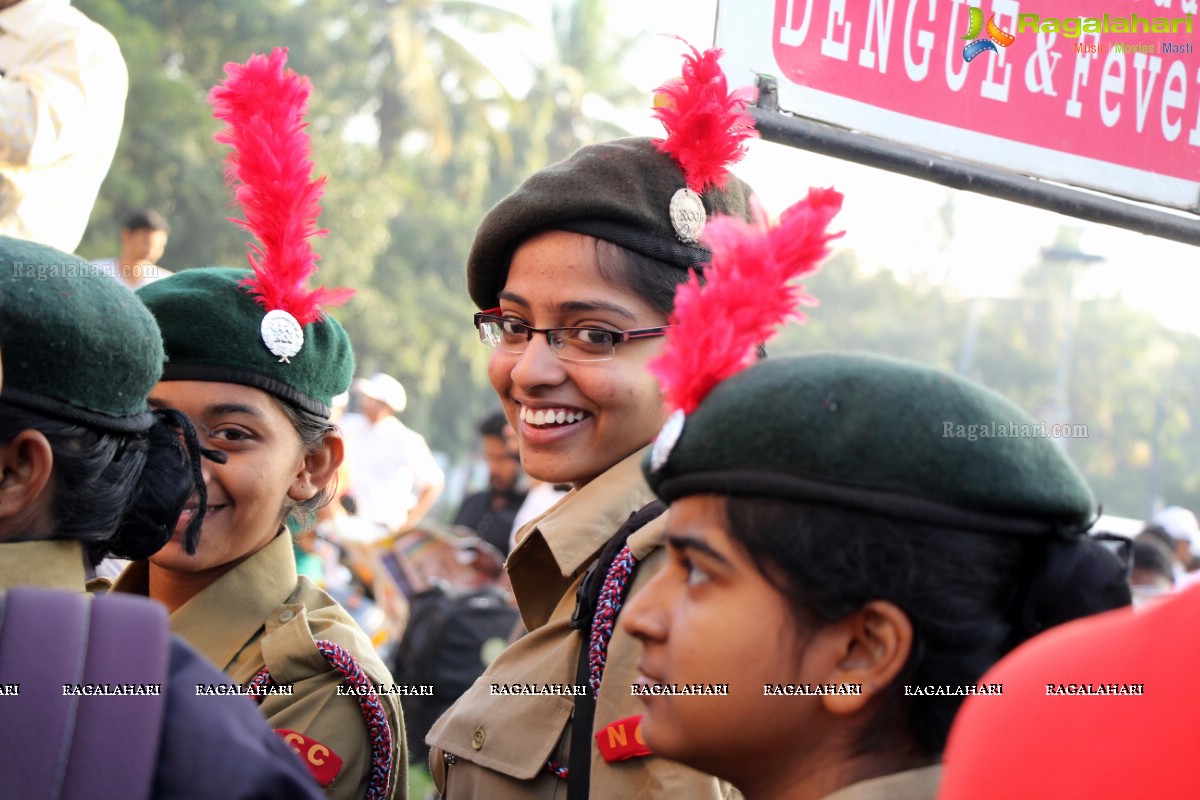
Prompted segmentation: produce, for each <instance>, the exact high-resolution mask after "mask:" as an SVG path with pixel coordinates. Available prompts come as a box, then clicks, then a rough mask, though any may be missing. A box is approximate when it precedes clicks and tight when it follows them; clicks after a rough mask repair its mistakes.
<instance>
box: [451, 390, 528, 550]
mask: <svg viewBox="0 0 1200 800" xmlns="http://www.w3.org/2000/svg"><path fill="white" fill-rule="evenodd" d="M508 427H509V425H508V419H507V418H506V417H505V416H504V412H503V411H495V412H492V413H491V414H488V415H487V416H486V417H484V418H483V419H482V420H481V421H480V422H479V427H478V431H479V437H480V443H481V446H482V449H483V459H484V462H485V464H486V465H487V488H486V489H484V490H482V491H479V492H476V493H475V494H472V495H468V496H467V497H465V498H464V499H463V502H462V506H460V507H459V509H458V514H456V515H455V517H454V524H455V525H462V526H463V527H466V528H470V529H471V530H472V531H474V532H475V535H476V536H478V537H479V538H480V539H483V540H484V541H485V542H487V543H488V544H490V545H491V546H492V547H494V548H496V549H497V550H498V551H500V554H501V555H502V556H507V555H508V551H509V540H510V538H511V536H512V531H513V521H514V520H515V519H516V516H517V512H518V511H519V510H520V509H521V505H522V504H523V503H524V502H525V495H526V489H525V485H524V481H523V480H522V478H523V476H524V472H523V471H522V469H521V456H520V455H519V454H518V453H517V450H516V448H515V447H514V446H512V445H510V444H509V440H508V438H507V437H506V436H505V429H506V428H508Z"/></svg>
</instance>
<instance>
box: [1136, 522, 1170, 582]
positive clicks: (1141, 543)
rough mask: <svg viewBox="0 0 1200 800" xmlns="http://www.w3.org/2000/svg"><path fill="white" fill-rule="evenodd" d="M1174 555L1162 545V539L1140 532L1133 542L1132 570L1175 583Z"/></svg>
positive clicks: (1146, 532)
mask: <svg viewBox="0 0 1200 800" xmlns="http://www.w3.org/2000/svg"><path fill="white" fill-rule="evenodd" d="M1174 563H1175V553H1174V552H1173V551H1172V550H1171V549H1169V548H1168V547H1167V546H1166V545H1165V544H1163V541H1162V539H1160V538H1159V537H1157V536H1155V535H1154V534H1152V533H1150V532H1149V531H1142V532H1141V533H1139V534H1138V535H1137V537H1136V538H1135V539H1134V540H1133V568H1134V569H1143V570H1147V571H1149V572H1152V573H1154V574H1155V575H1159V576H1161V577H1163V578H1166V579H1167V580H1168V581H1170V582H1171V584H1172V585H1174V583H1175V571H1174Z"/></svg>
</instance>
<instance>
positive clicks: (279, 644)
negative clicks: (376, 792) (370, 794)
mask: <svg viewBox="0 0 1200 800" xmlns="http://www.w3.org/2000/svg"><path fill="white" fill-rule="evenodd" d="M288 608H293V609H295V611H296V614H295V617H294V618H293V619H292V620H290V621H289V623H287V624H284V625H281V626H280V627H278V628H276V629H275V630H273V631H270V632H269V633H268V635H267V636H265V637H264V638H263V640H262V651H263V659H264V661H265V662H266V664H267V669H268V670H269V671H270V673H271V676H272V678H273V679H274V681H275V683H276V684H278V685H280V686H284V687H286V686H290V687H291V692H292V693H291V694H290V695H278V696H269V697H267V698H266V699H265V700H264V701H263V704H262V711H263V713H264V714H265V715H266V717H267V723H268V724H269V725H270V726H271V727H272V728H275V729H276V730H281V729H283V730H288V731H295V732H296V733H299V734H301V735H302V736H303V737H305V740H306V741H303V742H301V741H298V740H296V739H295V738H293V739H292V741H290V742H289V743H290V744H292V745H293V749H296V750H297V751H301V752H300V757H301V760H303V761H305V762H306V763H308V764H309V767H310V769H312V768H313V766H314V765H315V766H316V767H318V768H321V767H323V768H324V769H325V770H326V771H329V770H330V759H329V756H327V755H326V754H325V752H324V751H325V749H328V751H329V753H330V754H331V755H333V756H336V758H337V759H340V760H341V767H340V769H338V770H337V772H336V775H334V776H333V778H332V781H331V782H330V783H329V784H328V785H326V786H325V794H326V796H327V797H329V798H330V799H331V800H358V799H359V798H363V797H365V796H366V792H367V788H368V786H369V783H370V778H371V775H370V772H371V764H372V760H371V752H372V750H371V747H372V743H371V737H370V734H369V731H368V729H367V724H366V722H365V721H364V719H363V712H362V708H361V705H360V703H359V699H358V697H357V696H355V695H354V694H352V693H349V691H348V686H349V685H348V683H347V682H346V680H345V679H344V678H343V676H342V674H341V673H340V672H338V671H337V670H335V669H334V668H333V667H332V666H330V664H329V663H328V662H327V661H326V660H325V657H324V656H323V655H322V654H321V653H320V651H318V650H317V648H316V644H315V643H314V641H313V638H312V635H311V632H310V630H309V627H308V623H307V620H306V618H305V614H304V608H303V606H301V605H295V606H289V607H288ZM376 697H377V698H378V700H379V702H380V704H381V706H382V707H383V710H384V712H385V714H386V715H387V717H388V725H389V728H391V729H392V739H393V741H392V762H393V763H392V778H391V781H390V783H389V786H390V790H391V792H390V794H389V796H390V797H393V798H403V797H405V795H406V793H407V777H406V776H407V766H408V765H407V762H406V758H407V753H406V752H405V748H404V746H403V736H404V732H403V730H402V729H397V727H398V719H399V712H398V711H397V708H398V705H399V704H398V701H397V700H396V699H395V697H393V696H391V695H376ZM394 707H396V708H394ZM313 743H317V744H318V745H319V746H316V745H314V744H313ZM314 759H315V760H314ZM322 761H323V762H324V763H320V762H322ZM318 772H319V770H318Z"/></svg>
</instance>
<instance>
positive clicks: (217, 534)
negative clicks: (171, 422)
mask: <svg viewBox="0 0 1200 800" xmlns="http://www.w3.org/2000/svg"><path fill="white" fill-rule="evenodd" d="M150 404H151V406H155V407H170V408H176V409H179V410H180V411H182V412H183V413H184V414H186V415H187V416H188V418H189V419H190V420H191V421H192V424H193V425H194V426H195V428H196V433H197V435H198V436H199V437H200V441H201V444H202V445H203V446H205V447H208V448H212V449H214V450H218V451H220V452H222V453H224V454H225V456H226V458H227V459H228V460H227V461H226V463H224V464H217V463H214V462H213V461H211V460H210V459H207V458H204V459H201V461H202V472H203V474H204V485H205V487H206V488H207V490H208V513H207V515H206V516H205V518H204V524H203V526H202V527H201V532H200V543H199V546H198V548H197V550H196V555H194V556H189V555H187V553H185V552H184V550H183V543H182V537H183V531H184V529H185V528H186V527H187V524H188V522H189V521H190V520H191V518H192V513H191V511H190V510H185V511H184V512H183V514H182V515H181V516H180V519H179V523H178V524H177V525H176V527H175V536H174V537H173V538H172V539H171V541H170V542H169V543H168V544H167V545H166V547H164V548H163V549H162V550H160V551H159V552H158V553H156V554H155V555H153V556H152V557H151V558H150V561H151V562H152V563H153V564H154V565H156V566H157V567H159V568H160V569H165V570H171V571H177V572H189V573H196V572H203V571H205V570H209V569H215V568H219V567H223V566H226V565H229V564H232V563H236V562H238V561H240V560H241V559H244V558H246V557H247V556H249V555H251V554H253V553H256V552H257V551H258V550H260V549H261V548H262V547H264V546H265V545H267V544H268V543H269V542H270V541H271V540H272V539H274V538H275V536H276V534H278V533H279V530H280V526H281V525H282V524H283V509H284V505H285V503H286V501H287V499H288V498H290V499H292V500H297V501H299V500H306V499H308V498H311V497H313V496H314V495H315V494H316V493H317V491H319V488H320V486H319V485H315V484H314V480H313V478H314V476H313V474H312V472H311V470H310V465H311V459H310V458H306V456H305V453H304V450H303V447H302V445H301V441H300V434H299V433H297V432H296V428H295V427H294V426H293V425H292V423H291V421H290V420H289V419H288V418H287V415H285V414H284V412H283V410H282V409H281V408H280V407H279V405H278V403H276V401H275V400H274V399H273V398H272V397H271V396H270V395H268V394H267V393H266V392H263V391H261V390H259V389H253V388H250V387H249V386H242V385H239V384H232V383H212V382H207V381H164V382H162V383H159V384H158V385H157V386H155V387H154V391H153V392H152V393H151V395H150ZM335 469H336V467H335ZM195 504H196V499H195V498H194V497H193V498H192V499H191V500H189V501H188V509H194V508H195Z"/></svg>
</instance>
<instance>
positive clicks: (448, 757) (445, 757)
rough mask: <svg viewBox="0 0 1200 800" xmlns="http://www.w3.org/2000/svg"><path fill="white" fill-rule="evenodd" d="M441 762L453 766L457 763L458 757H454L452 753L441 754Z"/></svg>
mask: <svg viewBox="0 0 1200 800" xmlns="http://www.w3.org/2000/svg"><path fill="white" fill-rule="evenodd" d="M442 761H445V762H446V763H447V764H449V765H450V766H454V765H455V764H457V763H458V756H456V755H454V753H442Z"/></svg>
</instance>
